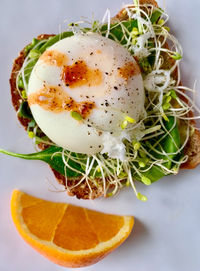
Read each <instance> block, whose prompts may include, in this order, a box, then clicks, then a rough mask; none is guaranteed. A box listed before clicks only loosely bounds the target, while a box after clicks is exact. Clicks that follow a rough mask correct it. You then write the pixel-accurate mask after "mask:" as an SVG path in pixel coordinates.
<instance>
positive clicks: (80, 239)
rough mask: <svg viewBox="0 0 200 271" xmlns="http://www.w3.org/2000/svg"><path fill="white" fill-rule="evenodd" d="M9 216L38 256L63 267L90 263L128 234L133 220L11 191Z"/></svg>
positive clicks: (114, 246)
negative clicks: (37, 252) (10, 215)
mask: <svg viewBox="0 0 200 271" xmlns="http://www.w3.org/2000/svg"><path fill="white" fill-rule="evenodd" d="M11 213H12V218H13V221H14V223H15V226H16V228H17V230H18V231H19V233H20V234H21V236H22V237H23V238H24V239H25V240H26V241H27V242H28V243H29V244H30V245H31V246H32V247H34V248H35V249H36V250H38V251H39V252H40V253H41V254H43V255H44V256H46V257H47V258H49V259H50V260H52V261H53V262H55V263H57V264H60V265H63V266H66V267H80V266H86V265H90V264H93V263H95V262H97V261H99V260H100V259H102V258H103V257H105V256H106V255H107V254H108V253H109V252H111V251H112V250H113V249H115V248H116V247H117V246H119V245H120V244H121V243H122V242H123V241H124V240H125V239H126V238H127V237H128V235H129V234H130V232H131V230H132V227H133V222H134V221H133V217H130V216H116V215H109V214H104V213H99V212H96V211H92V210H88V209H85V208H81V207H77V206H73V205H70V204H65V203H55V202H50V201H45V200H41V199H37V198H35V197H32V196H30V195H28V194H25V193H23V192H21V191H18V190H14V192H13V194H12V199H11Z"/></svg>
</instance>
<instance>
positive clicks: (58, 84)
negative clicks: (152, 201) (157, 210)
mask: <svg viewBox="0 0 200 271" xmlns="http://www.w3.org/2000/svg"><path fill="white" fill-rule="evenodd" d="M167 20H168V16H167V14H165V12H164V11H163V10H162V9H161V8H159V7H158V5H157V3H156V2H155V1H154V0H141V1H140V2H139V1H138V0H137V1H136V0H135V1H134V3H133V4H131V5H127V6H125V7H124V8H123V9H122V10H121V11H120V12H119V13H118V14H117V15H116V16H115V17H114V18H111V17H110V12H109V11H107V12H106V14H105V16H104V18H103V20H102V22H100V21H93V22H91V23H90V24H89V25H86V23H85V24H83V25H82V24H81V23H80V22H79V23H71V24H70V25H69V30H68V31H66V32H63V33H60V34H59V35H46V34H44V35H40V36H38V37H37V38H34V39H33V41H32V43H30V44H29V45H27V46H26V47H25V48H24V49H23V50H22V51H21V52H20V55H19V57H18V58H17V59H16V60H15V61H14V65H13V70H12V74H11V79H10V85H11V94H12V102H13V106H14V108H15V110H16V111H17V116H18V119H19V121H20V122H21V124H22V125H23V126H24V127H25V129H26V130H27V133H28V135H29V137H30V138H33V140H34V143H35V144H36V146H37V147H38V152H36V153H33V154H15V153H11V152H7V151H3V150H2V151H1V152H4V153H6V154H9V155H13V156H16V157H20V158H24V159H30V160H42V161H45V162H47V163H48V164H49V165H50V167H51V168H52V170H53V172H54V174H55V176H56V178H57V179H58V181H59V182H60V183H61V184H63V185H64V186H65V188H66V190H67V191H68V193H69V194H70V195H75V196H77V198H83V199H88V198H92V199H93V198H97V197H100V196H102V195H104V196H111V195H114V194H116V192H117V191H118V190H119V189H120V188H122V187H123V186H132V188H133V190H134V191H135V193H136V196H137V197H138V198H139V199H141V200H143V201H145V200H146V197H145V196H144V195H142V194H140V193H139V192H137V190H136V188H135V181H140V182H143V183H144V184H145V185H150V184H152V183H154V182H155V181H158V180H160V179H161V178H162V177H164V176H167V175H170V174H177V173H178V171H179V169H180V168H188V169H189V168H194V167H196V166H197V165H198V164H199V162H200V155H199V154H200V144H199V143H200V133H199V131H198V130H197V129H196V127H195V119H196V117H195V115H194V114H195V111H196V109H197V108H196V106H195V104H194V103H193V101H192V99H191V98H190V97H189V96H188V94H187V93H188V92H192V91H193V90H192V89H189V88H187V87H184V86H182V85H181V78H180V71H179V62H180V60H181V58H182V49H181V46H180V44H179V43H178V41H177V39H176V38H175V37H174V36H173V35H172V34H171V33H170V29H169V28H168V27H167V26H166V22H167ZM39 149H40V150H39Z"/></svg>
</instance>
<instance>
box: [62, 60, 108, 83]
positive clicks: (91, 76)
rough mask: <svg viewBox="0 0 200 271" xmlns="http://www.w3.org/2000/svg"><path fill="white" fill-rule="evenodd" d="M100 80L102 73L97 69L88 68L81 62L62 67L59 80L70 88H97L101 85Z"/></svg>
mask: <svg viewBox="0 0 200 271" xmlns="http://www.w3.org/2000/svg"><path fill="white" fill-rule="evenodd" d="M102 78H103V76H102V72H101V71H100V70H99V69H91V68H89V67H88V66H87V64H86V63H85V61H83V60H80V61H76V62H75V63H74V64H72V65H70V66H64V67H63V70H62V73H61V79H62V80H64V82H65V84H66V86H68V87H70V88H75V87H81V86H88V87H91V86H98V85H100V84H101V83H102Z"/></svg>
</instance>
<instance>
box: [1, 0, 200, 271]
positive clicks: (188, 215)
mask: <svg viewBox="0 0 200 271" xmlns="http://www.w3.org/2000/svg"><path fill="white" fill-rule="evenodd" d="M122 1H123V0H110V1H107V0H101V1H97V0H96V1H94V0H84V1H82V0H72V1H63V0H43V1H39V0H29V1H26V0H21V1H13V0H3V1H1V19H0V22H1V23H0V27H1V42H0V45H1V50H0V78H1V80H0V82H1V99H0V123H1V132H0V146H1V147H3V148H5V149H8V150H12V151H16V152H25V153H28V152H33V151H34V148H33V145H32V143H31V141H30V140H29V139H28V138H27V136H26V133H25V131H24V130H23V128H22V127H21V126H20V124H19V123H18V122H17V120H16V116H15V112H14V110H13V109H12V106H11V101H10V93H9V84H8V79H9V74H10V70H11V64H12V61H13V59H14V58H15V57H16V56H17V54H18V52H19V51H20V50H21V48H23V46H24V45H26V44H27V43H29V42H30V41H31V40H32V38H33V37H34V36H37V35H39V34H41V33H58V32H59V24H61V26H62V29H63V26H64V24H63V22H64V20H65V19H68V21H69V22H71V21H74V20H79V18H80V17H81V16H86V17H90V18H91V16H92V12H94V14H95V17H97V18H99V19H100V18H102V16H103V14H104V12H105V10H106V8H107V7H108V8H110V9H111V12H112V15H114V14H115V13H117V11H118V10H119V9H120V7H121V6H122ZM165 2H166V8H167V11H168V14H169V15H170V26H171V28H172V30H173V32H174V33H175V34H176V36H177V38H179V40H180V42H181V44H182V46H183V49H184V59H183V62H184V64H183V65H182V75H183V77H182V79H183V80H182V81H183V82H184V84H187V85H189V86H192V85H193V83H194V81H195V79H199V75H200V57H199V44H200V36H199V26H200V16H199V11H200V2H199V1H198V0H190V1H188V0H176V1H174V0H166V1H165ZM159 3H160V6H161V7H163V2H162V1H159ZM197 89H200V88H199V84H198V87H197ZM199 173H200V168H197V169H195V170H192V171H181V172H180V174H179V175H178V176H175V177H174V176H171V177H168V178H164V179H163V180H161V181H159V182H157V183H155V184H154V185H152V186H150V187H144V186H142V185H138V188H139V189H140V191H141V192H143V193H144V194H145V195H147V196H148V198H149V200H148V202H146V203H143V202H140V201H138V200H137V199H136V198H135V196H134V194H133V192H132V190H131V189H124V190H123V191H122V192H121V193H120V195H118V196H117V197H115V198H111V199H99V200H95V201H83V200H77V199H75V198H70V197H68V196H67V195H66V193H62V192H60V193H56V192H50V191H49V189H54V188H53V186H52V185H51V184H52V182H53V183H54V184H55V181H54V177H53V175H52V173H51V172H50V170H49V168H48V166H46V165H45V164H43V163H40V162H32V161H23V160H20V159H16V158H11V157H7V156H3V155H0V238H1V239H0V270H2V271H14V270H15V271H24V270H26V271H27V270H28V271H35V270H43V271H47V270H48V271H53V270H54V271H58V270H64V268H62V267H60V266H57V265H55V264H53V263H51V262H49V261H48V260H47V259H45V258H43V257H42V256H40V255H39V254H37V253H36V252H35V251H34V250H32V249H31V248H30V247H29V246H28V245H27V244H26V243H25V242H24V241H23V240H22V239H21V237H20V236H19V235H18V234H17V232H16V229H15V228H14V226H13V224H12V221H11V217H10V210H9V208H10V207H9V200H10V195H11V191H12V189H14V188H19V189H22V190H24V191H26V192H29V193H32V194H33V195H36V196H41V197H43V198H46V199H51V200H58V201H63V202H71V203H74V204H78V205H81V206H86V207H89V208H93V209H96V210H101V211H106V212H111V213H117V214H132V215H135V217H136V223H135V227H134V231H133V233H132V234H131V236H130V238H129V239H128V240H127V241H126V242H125V243H124V244H123V245H122V246H121V247H120V248H118V249H117V250H116V251H115V252H114V253H112V254H111V255H109V256H108V257H106V258H105V259H104V260H102V261H101V262H99V263H97V264H96V265H94V266H91V267H88V268H83V270H95V271H98V270H115V271H118V270H123V269H124V270H127V271H128V270H137V271H147V270H148V271H157V270H158V271H180V270H181V271H188V270H190V271H199V270H200V257H199V252H200V200H199V198H200V197H199V195H200V183H199V181H200V175H199Z"/></svg>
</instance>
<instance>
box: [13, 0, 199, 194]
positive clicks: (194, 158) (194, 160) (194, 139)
mask: <svg viewBox="0 0 200 271" xmlns="http://www.w3.org/2000/svg"><path fill="white" fill-rule="evenodd" d="M140 4H149V5H150V6H152V5H154V6H156V7H157V6H158V5H157V3H156V1H154V0H140ZM125 19H126V14H124V12H123V10H121V11H120V12H119V13H118V14H117V15H116V16H115V17H114V18H113V21H116V20H125ZM50 36H54V35H53V34H52V35H47V34H43V35H40V36H38V37H37V38H38V39H40V40H42V39H47V38H48V37H50ZM166 46H167V45H166ZM25 57H26V54H25V50H24V49H23V50H22V51H21V52H20V54H19V56H18V57H17V58H16V59H15V60H14V63H13V68H12V73H11V78H10V88H11V97H12V104H13V106H14V108H15V110H16V111H18V110H19V106H20V100H21V97H20V94H19V92H18V90H17V86H16V78H17V74H18V72H19V71H20V69H21V67H22V65H23V62H24V60H25ZM164 58H165V61H164V63H165V64H164V66H163V69H168V68H169V67H171V66H172V65H173V63H174V60H173V59H172V58H170V57H169V56H168V55H167V54H166V55H165V56H164ZM174 76H175V77H176V73H175V74H174ZM18 119H19V121H20V123H21V124H22V125H23V126H24V128H25V129H26V130H27V127H28V123H29V119H26V118H22V117H19V116H18ZM39 147H40V148H41V149H45V148H46V146H45V145H39ZM184 153H185V154H186V155H188V160H187V162H186V163H185V164H183V165H182V168H185V169H192V168H195V167H196V166H197V165H198V164H199V163H200V132H199V131H198V130H195V132H194V133H193V135H191V136H190V139H189V141H188V143H187V145H186V147H185V149H184ZM52 171H53V173H54V175H55V177H56V179H57V180H58V182H59V183H60V184H62V185H64V186H65V187H66V189H67V192H68V194H69V195H70V196H76V197H77V198H79V199H89V198H90V199H91V198H92V199H94V198H98V197H100V196H102V195H103V189H102V186H101V185H98V184H100V182H101V180H98V179H97V180H96V183H97V185H94V184H93V183H89V185H88V183H87V182H86V181H83V182H81V184H80V185H78V183H79V181H80V179H69V180H67V183H66V179H65V177H64V176H62V175H61V174H60V173H58V172H57V171H55V170H54V169H52Z"/></svg>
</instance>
